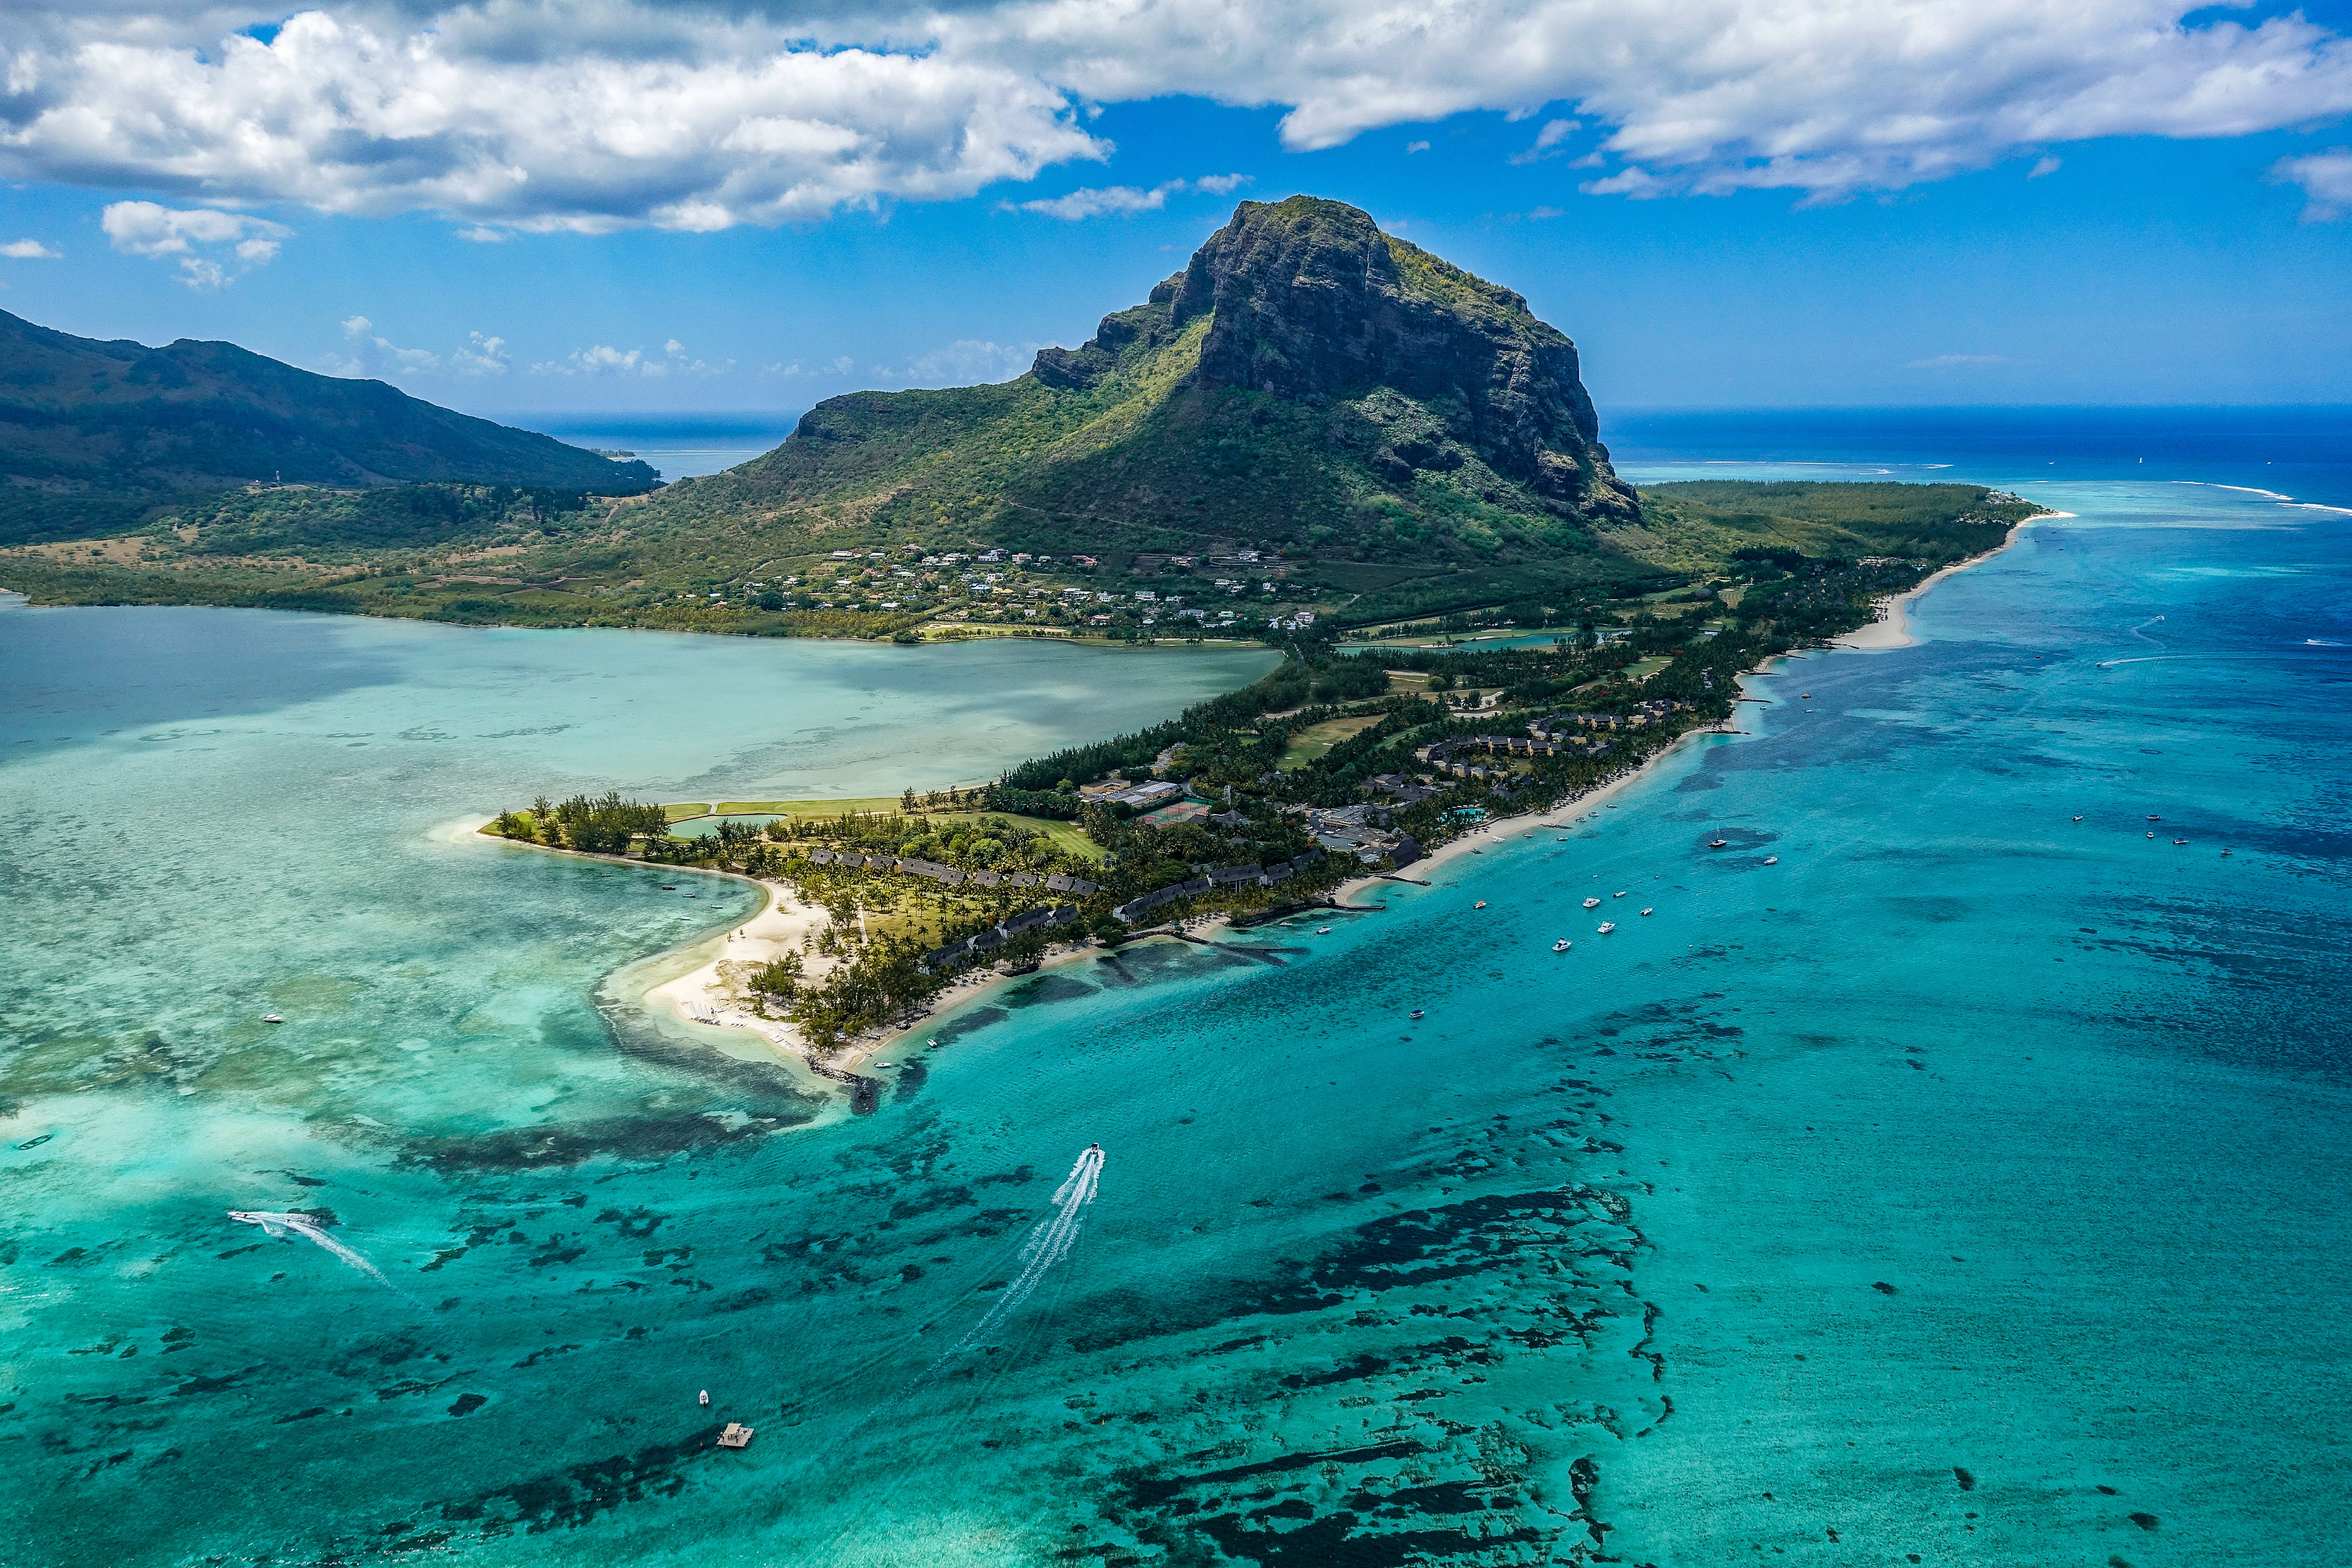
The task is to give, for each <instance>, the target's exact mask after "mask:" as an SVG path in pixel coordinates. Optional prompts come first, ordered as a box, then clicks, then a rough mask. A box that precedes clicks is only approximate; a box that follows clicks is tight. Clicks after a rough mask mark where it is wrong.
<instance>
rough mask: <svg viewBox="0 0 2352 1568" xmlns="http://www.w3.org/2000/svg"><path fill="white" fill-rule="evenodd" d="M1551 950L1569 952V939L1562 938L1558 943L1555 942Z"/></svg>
mask: <svg viewBox="0 0 2352 1568" xmlns="http://www.w3.org/2000/svg"><path fill="white" fill-rule="evenodd" d="M1551 950H1552V951H1553V952H1567V951H1568V938H1566V937H1561V938H1560V939H1559V941H1558V942H1553V943H1552V944H1551Z"/></svg>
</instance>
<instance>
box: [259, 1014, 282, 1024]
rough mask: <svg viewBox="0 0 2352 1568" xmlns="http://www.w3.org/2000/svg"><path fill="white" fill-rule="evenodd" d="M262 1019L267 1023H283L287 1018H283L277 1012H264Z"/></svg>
mask: <svg viewBox="0 0 2352 1568" xmlns="http://www.w3.org/2000/svg"><path fill="white" fill-rule="evenodd" d="M261 1021H262V1022H263V1023H265V1024H282V1023H284V1022H285V1021H286V1020H285V1019H283V1018H281V1017H279V1016H278V1015H277V1014H275V1013H264V1014H263V1015H262V1016H261Z"/></svg>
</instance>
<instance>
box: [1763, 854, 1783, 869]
mask: <svg viewBox="0 0 2352 1568" xmlns="http://www.w3.org/2000/svg"><path fill="white" fill-rule="evenodd" d="M1764 864H1766V865H1767V866H1778V865H1779V864H1780V857H1779V856H1778V855H1767V856H1765V857H1764Z"/></svg>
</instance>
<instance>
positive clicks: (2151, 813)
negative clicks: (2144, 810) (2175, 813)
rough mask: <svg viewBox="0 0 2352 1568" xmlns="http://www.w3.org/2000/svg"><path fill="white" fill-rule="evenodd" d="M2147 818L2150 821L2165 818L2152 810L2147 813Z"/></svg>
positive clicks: (2158, 820)
mask: <svg viewBox="0 0 2352 1568" xmlns="http://www.w3.org/2000/svg"><path fill="white" fill-rule="evenodd" d="M2147 819H2148V820H2149V821H2150V822H2162V821H2163V820H2164V818H2162V817H2160V816H2157V815H2156V813H2154V812H2152V811H2151V812H2149V813H2148V814H2147Z"/></svg>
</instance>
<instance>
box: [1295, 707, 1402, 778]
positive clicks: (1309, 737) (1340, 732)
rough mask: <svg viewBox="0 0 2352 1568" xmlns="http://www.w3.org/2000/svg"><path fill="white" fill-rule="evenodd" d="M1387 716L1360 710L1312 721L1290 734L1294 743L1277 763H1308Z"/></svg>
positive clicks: (1297, 765) (1298, 764)
mask: <svg viewBox="0 0 2352 1568" xmlns="http://www.w3.org/2000/svg"><path fill="white" fill-rule="evenodd" d="M1386 717H1388V715H1386V714H1385V713H1360V714H1356V715H1353V716H1351V717H1349V718H1345V719H1326V720H1324V721H1323V722H1321V723H1320V724H1309V725H1308V726H1307V728H1305V729H1304V730H1301V731H1298V732H1297V734H1295V735H1293V736H1291V737H1290V744H1289V745H1287V746H1286V747H1284V748H1283V751H1282V760H1281V761H1279V762H1277V763H1275V764H1274V765H1275V766H1276V767H1278V768H1298V767H1305V766H1306V765H1307V763H1311V762H1313V761H1314V760H1315V759H1316V758H1318V757H1320V756H1322V755H1323V754H1324V753H1325V752H1328V751H1329V750H1330V749H1331V748H1332V747H1334V746H1336V745H1338V744H1339V742H1342V741H1344V740H1347V739H1349V737H1350V736H1353V735H1356V734H1358V733H1360V732H1361V731H1365V730H1369V729H1370V728H1371V727H1372V726H1373V725H1375V724H1377V723H1379V722H1380V721H1381V720H1382V719H1385V718H1386Z"/></svg>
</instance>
